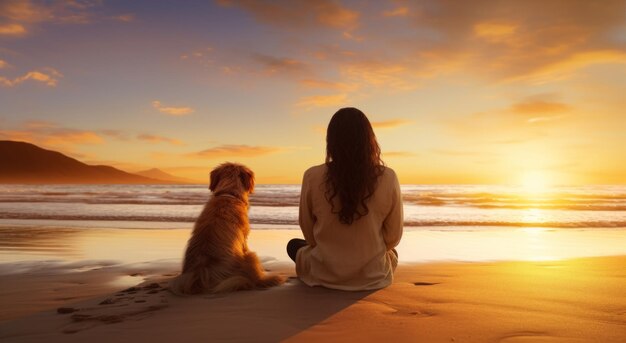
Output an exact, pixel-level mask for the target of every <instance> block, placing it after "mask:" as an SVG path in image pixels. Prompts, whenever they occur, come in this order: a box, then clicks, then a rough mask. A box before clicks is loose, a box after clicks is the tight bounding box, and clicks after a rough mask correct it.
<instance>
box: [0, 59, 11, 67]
mask: <svg viewBox="0 0 626 343" xmlns="http://www.w3.org/2000/svg"><path fill="white" fill-rule="evenodd" d="M8 66H9V64H8V63H7V61H4V60H0V69H2V68H6V67H8Z"/></svg>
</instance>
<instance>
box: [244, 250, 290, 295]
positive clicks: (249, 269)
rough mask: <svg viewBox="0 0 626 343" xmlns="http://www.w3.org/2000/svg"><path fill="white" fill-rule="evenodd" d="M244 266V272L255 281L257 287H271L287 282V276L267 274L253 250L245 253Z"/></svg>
mask: <svg viewBox="0 0 626 343" xmlns="http://www.w3.org/2000/svg"><path fill="white" fill-rule="evenodd" d="M242 267H243V272H244V274H245V275H246V276H247V277H248V278H249V279H251V280H252V281H253V282H254V285H255V287H256V288H269V287H273V286H278V285H280V284H282V283H283V282H285V278H284V277H282V276H279V275H267V274H266V273H265V271H264V270H263V266H262V265H261V261H259V258H258V257H257V255H256V254H255V253H253V252H248V253H246V254H245V255H244V260H243V265H242Z"/></svg>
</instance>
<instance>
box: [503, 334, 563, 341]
mask: <svg viewBox="0 0 626 343" xmlns="http://www.w3.org/2000/svg"><path fill="white" fill-rule="evenodd" d="M562 341H563V340H562V338H559V337H555V336H551V335H550V334H548V333H547V332H538V331H519V332H511V333H510V334H507V335H504V336H502V337H500V338H499V339H498V340H497V342H499V343H514V342H562Z"/></svg>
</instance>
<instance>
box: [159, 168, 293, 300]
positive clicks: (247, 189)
mask: <svg viewBox="0 0 626 343" xmlns="http://www.w3.org/2000/svg"><path fill="white" fill-rule="evenodd" d="M209 189H210V190H211V192H213V196H212V197H211V199H210V200H209V201H208V202H207V204H206V206H205V207H204V210H203V211H202V214H200V217H198V220H197V221H196V224H195V226H194V229H193V232H192V234H191V238H190V239H189V242H188V244H187V250H186V252H185V260H184V262H183V271H182V274H181V275H179V276H177V277H176V278H174V279H173V280H172V281H171V282H170V290H171V291H172V292H173V293H175V294H181V295H182V294H199V293H221V292H230V291H237V290H245V289H254V288H267V287H272V286H277V285H280V284H281V283H283V282H284V278H282V277H280V276H277V275H265V273H264V271H263V267H262V266H261V262H260V261H259V259H258V257H257V255H256V254H255V253H254V252H252V251H250V250H248V244H247V238H248V234H249V233H250V224H249V222H248V207H249V204H248V194H249V193H252V191H253V190H254V173H253V172H252V171H251V170H250V169H248V168H246V167H245V166H243V165H240V164H235V163H224V164H222V165H219V166H218V167H217V168H215V169H214V170H213V171H212V172H211V184H210V186H209Z"/></svg>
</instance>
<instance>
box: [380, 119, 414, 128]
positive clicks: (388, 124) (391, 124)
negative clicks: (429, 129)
mask: <svg viewBox="0 0 626 343" xmlns="http://www.w3.org/2000/svg"><path fill="white" fill-rule="evenodd" d="M410 123H411V121H410V120H406V119H391V120H383V121H373V122H372V127H374V128H375V129H391V128H395V127H398V126H402V125H407V124H410Z"/></svg>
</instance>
